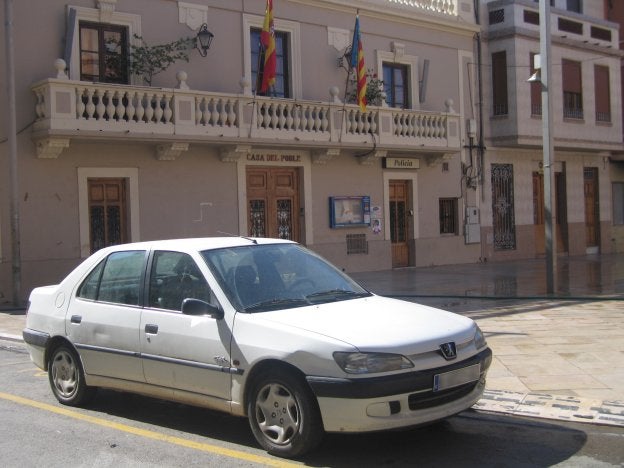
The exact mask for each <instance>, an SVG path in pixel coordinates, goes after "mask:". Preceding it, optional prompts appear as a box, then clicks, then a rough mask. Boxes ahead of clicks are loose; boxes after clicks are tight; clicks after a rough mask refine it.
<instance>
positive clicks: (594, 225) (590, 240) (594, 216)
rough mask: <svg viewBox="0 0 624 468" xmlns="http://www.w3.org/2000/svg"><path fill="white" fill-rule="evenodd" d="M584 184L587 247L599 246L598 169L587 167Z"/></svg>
mask: <svg viewBox="0 0 624 468" xmlns="http://www.w3.org/2000/svg"><path fill="white" fill-rule="evenodd" d="M583 185H584V187H583V188H584V192H585V242H586V246H587V247H590V248H592V247H594V248H597V247H598V246H599V243H600V225H599V213H600V207H599V200H598V169H597V168H595V167H586V168H585V170H584V177H583Z"/></svg>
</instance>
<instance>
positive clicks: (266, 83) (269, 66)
mask: <svg viewBox="0 0 624 468" xmlns="http://www.w3.org/2000/svg"><path fill="white" fill-rule="evenodd" d="M260 43H261V44H262V49H263V53H264V66H263V68H262V70H263V72H262V83H261V85H260V92H261V93H266V92H267V91H268V90H269V88H270V87H271V86H274V85H275V65H276V59H275V29H274V27H273V0H267V3H266V10H265V13H264V24H263V26H262V32H261V33H260Z"/></svg>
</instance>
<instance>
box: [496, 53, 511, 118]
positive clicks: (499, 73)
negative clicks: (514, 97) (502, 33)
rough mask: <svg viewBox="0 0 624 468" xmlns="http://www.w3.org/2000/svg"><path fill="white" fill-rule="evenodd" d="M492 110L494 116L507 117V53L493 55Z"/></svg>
mask: <svg viewBox="0 0 624 468" xmlns="http://www.w3.org/2000/svg"><path fill="white" fill-rule="evenodd" d="M492 98H493V106H494V108H493V109H492V111H493V114H494V115H507V112H508V107H507V53H506V52H505V51H504V50H503V51H501V52H495V53H493V54H492Z"/></svg>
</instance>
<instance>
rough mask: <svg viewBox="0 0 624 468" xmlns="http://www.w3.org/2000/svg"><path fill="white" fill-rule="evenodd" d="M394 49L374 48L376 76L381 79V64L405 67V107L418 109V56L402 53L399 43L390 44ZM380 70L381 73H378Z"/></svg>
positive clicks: (419, 101)
mask: <svg viewBox="0 0 624 468" xmlns="http://www.w3.org/2000/svg"><path fill="white" fill-rule="evenodd" d="M392 47H393V49H394V51H392V52H388V51H385V50H376V51H375V53H376V64H377V76H381V79H383V64H384V63H388V64H395V63H396V64H399V65H405V66H406V67H407V74H408V81H407V83H406V89H407V99H408V101H407V107H406V109H414V110H418V109H420V103H421V100H420V87H419V81H418V77H419V75H420V71H419V67H418V56H416V55H407V54H405V53H404V50H403V46H402V45H400V44H394V43H393V45H392ZM380 72H381V75H380Z"/></svg>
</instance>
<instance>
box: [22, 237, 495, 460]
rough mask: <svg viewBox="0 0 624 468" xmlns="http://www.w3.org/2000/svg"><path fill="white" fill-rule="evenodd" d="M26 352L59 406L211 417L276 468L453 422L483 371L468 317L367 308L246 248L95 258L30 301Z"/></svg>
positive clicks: (312, 266)
mask: <svg viewBox="0 0 624 468" xmlns="http://www.w3.org/2000/svg"><path fill="white" fill-rule="evenodd" d="M23 336H24V340H25V342H26V343H27V344H28V347H29V351H30V356H31V359H32V361H33V362H34V363H35V364H36V365H37V366H38V367H40V368H42V369H44V370H47V371H48V375H49V380H50V385H51V387H52V392H53V393H54V396H55V397H56V398H57V399H58V401H60V402H61V403H63V404H66V405H82V404H85V403H87V402H88V401H89V399H90V398H91V397H92V396H93V395H94V393H95V390H96V389H97V388H98V387H103V388H110V389H118V390H123V391H129V392H136V393H141V394H144V395H149V396H152V397H156V398H162V399H167V400H173V401H177V402H182V403H187V404H191V405H197V406H202V407H206V408H212V409H217V410H221V411H225V412H228V413H231V414H233V415H238V416H246V417H247V418H249V422H250V425H251V429H252V431H253V434H254V435H255V437H256V439H257V440H258V442H259V443H260V444H261V445H262V446H263V447H264V448H265V449H266V450H267V451H269V452H270V453H272V454H275V455H279V456H283V457H296V456H299V455H302V454H303V453H305V452H306V451H308V450H310V449H312V448H314V447H315V446H316V445H317V444H318V443H319V442H320V441H321V438H322V437H323V434H324V432H365V431H377V430H385V429H395V428H402V427H409V426H414V425H419V424H423V423H427V422H430V421H435V420H439V419H442V418H446V417H448V416H451V415H453V414H456V413H459V412H460V411H463V410H465V409H467V408H469V407H470V406H472V405H473V404H474V403H475V402H476V401H477V400H479V398H480V397H481V395H482V393H483V389H484V386H485V376H486V372H487V369H488V367H489V366H490V362H491V359H492V352H491V351H490V349H489V348H488V347H487V345H486V342H485V339H484V337H483V334H482V333H481V330H479V327H478V326H477V325H476V324H475V322H474V321H472V320H470V319H468V318H466V317H462V316H459V315H455V314H452V313H449V312H445V311H442V310H438V309H434V308H430V307H425V306H422V305H418V304H414V303H410V302H404V301H399V300H394V299H389V298H384V297H380V296H376V295H374V294H372V293H370V292H368V291H367V290H365V289H363V288H362V287H361V286H359V285H358V284H357V283H355V282H354V281H353V280H352V279H350V278H349V277H348V276H346V275H345V274H344V273H342V272H341V271H339V270H338V269H337V268H335V267H333V266H332V265H330V264H329V263H327V262H326V261H325V260H323V259H322V258H320V257H319V256H318V255H316V254H314V253H312V252H311V251H309V250H307V249H306V248H304V247H302V246H301V245H299V244H297V243H294V242H289V241H282V240H276V239H260V238H257V239H256V238H244V237H229V238H205V239H181V240H167V241H154V242H143V243H135V244H126V245H119V246H115V247H109V248H105V249H102V250H100V251H98V252H96V253H95V254H93V255H92V256H91V257H89V258H88V259H86V260H85V261H84V262H83V263H82V264H81V265H79V266H78V267H77V268H76V269H75V270H74V271H73V272H71V273H70V274H69V275H68V276H67V277H66V278H65V279H64V280H63V281H62V282H61V283H60V284H58V285H54V286H45V287H40V288H36V289H34V290H33V291H32V293H31V295H30V304H29V309H28V315H27V322H26V328H25V329H24V332H23Z"/></svg>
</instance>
